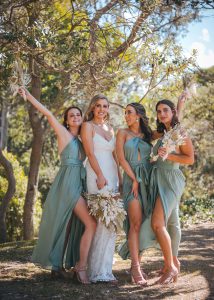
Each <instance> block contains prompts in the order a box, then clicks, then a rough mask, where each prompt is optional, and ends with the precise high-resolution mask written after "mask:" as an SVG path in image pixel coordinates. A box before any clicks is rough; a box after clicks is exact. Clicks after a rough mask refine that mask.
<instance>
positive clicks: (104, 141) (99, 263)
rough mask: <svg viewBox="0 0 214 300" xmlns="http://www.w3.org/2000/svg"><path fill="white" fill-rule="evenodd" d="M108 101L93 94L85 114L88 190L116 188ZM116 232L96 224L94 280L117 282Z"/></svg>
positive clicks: (91, 268)
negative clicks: (114, 263)
mask: <svg viewBox="0 0 214 300" xmlns="http://www.w3.org/2000/svg"><path fill="white" fill-rule="evenodd" d="M108 111H109V102H108V99H107V97H105V96H104V95H96V96H94V97H93V98H92V100H91V102H90V104H89V107H88V110H87V111H86V114H85V119H84V120H85V122H84V123H83V125H82V129H81V138H82V142H83V146H84V148H85V152H86V155H87V157H88V160H87V163H86V173H87V175H86V179H87V191H88V193H89V194H97V193H106V192H117V191H118V188H119V171H118V167H117V163H116V157H115V153H114V148H115V139H114V131H113V129H112V127H111V126H110V125H109V124H108V118H109V115H108ZM115 238H116V234H115V233H114V232H112V231H110V230H109V229H107V228H106V227H105V226H104V225H103V224H102V223H98V224H97V230H96V233H95V236H94V239H93V243H92V247H91V249H90V254H89V265H88V274H89V279H90V280H91V281H93V282H97V281H106V282H116V278H115V277H114V275H113V274H112V264H113V255H114V249H115Z"/></svg>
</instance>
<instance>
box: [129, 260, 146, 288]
mask: <svg viewBox="0 0 214 300" xmlns="http://www.w3.org/2000/svg"><path fill="white" fill-rule="evenodd" d="M130 273H131V281H132V283H133V284H136V285H140V286H147V281H146V280H145V279H144V277H143V275H142V273H141V269H140V264H135V265H132V266H131V270H130Z"/></svg>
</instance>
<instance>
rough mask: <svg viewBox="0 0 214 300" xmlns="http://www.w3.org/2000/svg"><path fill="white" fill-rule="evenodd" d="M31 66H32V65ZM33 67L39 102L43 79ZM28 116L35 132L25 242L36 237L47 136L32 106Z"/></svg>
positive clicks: (25, 205)
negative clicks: (43, 148) (39, 183)
mask: <svg viewBox="0 0 214 300" xmlns="http://www.w3.org/2000/svg"><path fill="white" fill-rule="evenodd" d="M30 65H32V63H31V64H30ZM33 66H34V69H33V70H32V74H33V75H32V95H33V96H34V97H35V98H36V99H38V100H39V99H40V96H41V79H40V76H39V70H38V66H36V64H35V63H34V64H33ZM28 114H29V118H30V123H31V127H32V131H33V142H32V150H31V156H30V167H29V174H28V185H27V192H26V196H25V204H24V215H23V225H24V239H25V240H29V239H32V238H33V237H34V224H33V215H34V207H35V201H36V192H37V187H38V180H39V166H40V162H41V156H42V147H43V143H44V135H45V129H44V128H43V126H42V117H40V116H39V113H38V111H37V110H36V109H35V108H34V107H33V106H32V105H30V106H29V109H28Z"/></svg>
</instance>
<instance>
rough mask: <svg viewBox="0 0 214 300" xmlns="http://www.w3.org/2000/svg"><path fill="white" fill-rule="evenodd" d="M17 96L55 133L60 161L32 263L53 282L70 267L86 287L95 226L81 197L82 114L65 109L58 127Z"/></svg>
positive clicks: (36, 104)
mask: <svg viewBox="0 0 214 300" xmlns="http://www.w3.org/2000/svg"><path fill="white" fill-rule="evenodd" d="M19 93H20V95H21V96H22V97H23V98H24V97H26V99H27V100H28V101H29V102H30V103H31V104H32V105H33V106H34V107H35V108H36V109H38V111H40V112H41V113H42V114H43V115H44V116H46V117H47V119H48V122H49V123H50V125H51V127H52V128H53V129H54V131H55V133H56V136H57V141H58V150H59V154H60V158H61V167H60V169H59V171H58V173H57V175H56V178H55V180H54V182H53V184H52V186H51V188H50V191H49V193H48V196H47V199H46V201H45V204H44V209H43V215H42V220H41V224H40V230H39V238H38V242H37V245H36V247H35V249H34V251H33V255H32V261H33V262H35V263H39V264H40V265H42V266H43V267H46V268H51V269H52V271H51V274H52V277H54V278H69V274H68V273H67V272H66V271H65V269H64V267H63V265H64V263H65V267H66V268H70V267H74V271H75V274H76V277H77V279H78V281H79V282H81V283H83V284H88V283H90V281H89V279H88V276H87V272H86V266H87V261H88V253H89V249H90V246H91V242H92V238H93V236H94V233H95V230H96V222H95V220H94V219H93V218H92V217H91V216H90V215H89V213H88V208H87V205H86V203H85V200H84V199H83V198H82V197H81V193H82V192H83V186H84V180H85V178H84V175H85V174H84V172H85V170H84V168H83V164H82V163H83V161H84V159H85V153H84V150H83V147H82V144H81V142H80V140H79V139H78V135H79V130H80V126H81V123H82V112H81V110H80V109H79V108H78V107H75V106H71V107H69V108H67V109H66V111H65V113H64V122H63V125H61V124H60V123H59V122H58V120H57V119H56V118H55V117H54V116H53V114H52V113H51V112H50V111H49V110H48V109H47V108H46V107H44V106H43V105H42V104H41V103H40V102H39V101H37V100H36V99H35V98H34V97H33V96H32V95H31V94H30V93H29V92H28V91H27V90H26V89H24V88H22V87H21V88H20V89H19Z"/></svg>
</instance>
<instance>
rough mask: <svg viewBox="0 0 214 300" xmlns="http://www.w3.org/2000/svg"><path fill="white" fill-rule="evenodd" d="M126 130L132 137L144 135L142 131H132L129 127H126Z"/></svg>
mask: <svg viewBox="0 0 214 300" xmlns="http://www.w3.org/2000/svg"><path fill="white" fill-rule="evenodd" d="M128 131H129V133H130V134H131V135H132V136H134V137H143V136H144V134H143V133H142V132H140V133H135V132H133V131H132V130H130V129H128Z"/></svg>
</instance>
